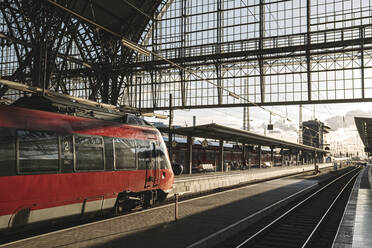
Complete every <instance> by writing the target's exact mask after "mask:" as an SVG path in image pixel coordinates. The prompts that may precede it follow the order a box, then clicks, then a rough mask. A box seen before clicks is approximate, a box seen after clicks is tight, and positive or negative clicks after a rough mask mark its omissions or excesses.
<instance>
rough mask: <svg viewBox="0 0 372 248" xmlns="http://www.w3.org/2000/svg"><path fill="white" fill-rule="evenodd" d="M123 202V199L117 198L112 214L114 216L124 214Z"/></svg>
mask: <svg viewBox="0 0 372 248" xmlns="http://www.w3.org/2000/svg"><path fill="white" fill-rule="evenodd" d="M124 202H125V201H124V200H123V199H120V198H118V199H117V200H116V203H115V207H114V214H115V215H121V214H123V212H124V209H125V208H124Z"/></svg>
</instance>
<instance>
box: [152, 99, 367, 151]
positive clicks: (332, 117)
mask: <svg viewBox="0 0 372 248" xmlns="http://www.w3.org/2000/svg"><path fill="white" fill-rule="evenodd" d="M314 107H315V118H316V119H318V120H320V121H322V122H324V123H325V124H326V125H328V126H329V127H330V128H331V131H330V133H329V134H327V136H326V141H327V143H328V144H330V148H331V150H332V151H333V152H334V153H337V154H339V153H340V152H342V153H346V152H349V153H351V154H355V155H356V154H357V153H358V154H359V155H360V154H364V152H363V149H364V148H363V144H362V141H361V140H360V137H359V135H358V132H357V129H356V126H355V123H354V116H367V117H372V103H343V104H323V105H303V109H302V120H303V121H307V120H311V119H314ZM266 108H267V109H269V110H271V111H273V112H274V113H276V114H280V115H281V116H286V117H287V118H288V119H289V120H290V121H288V120H283V118H281V117H278V116H272V121H271V123H272V124H273V125H274V130H273V131H266V135H267V136H271V137H276V138H280V139H285V140H289V141H292V142H298V129H299V128H298V125H299V106H275V107H266ZM158 113H161V114H166V115H168V112H167V111H165V112H158ZM193 116H196V124H197V125H202V124H209V123H217V124H221V125H226V126H229V127H234V128H242V127H243V109H242V108H218V109H198V110H177V111H175V112H174V121H173V124H174V125H180V126H192V125H193ZM148 120H150V121H159V119H154V118H149V119H148ZM250 120H251V121H250V126H251V131H253V132H255V133H259V134H265V127H266V126H267V124H269V123H270V114H269V112H268V111H264V110H262V109H260V108H257V107H251V108H250ZM163 122H165V123H166V124H167V123H168V120H165V121H163Z"/></svg>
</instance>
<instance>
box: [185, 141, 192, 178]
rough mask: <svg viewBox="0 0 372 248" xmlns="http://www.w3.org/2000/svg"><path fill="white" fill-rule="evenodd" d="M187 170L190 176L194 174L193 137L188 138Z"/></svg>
mask: <svg viewBox="0 0 372 248" xmlns="http://www.w3.org/2000/svg"><path fill="white" fill-rule="evenodd" d="M185 167H186V168H188V169H189V174H191V173H192V137H191V136H187V150H186V165H185Z"/></svg>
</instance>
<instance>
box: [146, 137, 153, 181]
mask: <svg viewBox="0 0 372 248" xmlns="http://www.w3.org/2000/svg"><path fill="white" fill-rule="evenodd" d="M149 145H150V146H148V145H147V148H146V149H147V152H146V156H147V157H146V179H145V188H148V187H152V186H153V182H154V166H155V157H154V151H153V143H152V142H151V143H150V144H149Z"/></svg>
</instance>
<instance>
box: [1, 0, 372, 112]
mask: <svg viewBox="0 0 372 248" xmlns="http://www.w3.org/2000/svg"><path fill="white" fill-rule="evenodd" d="M58 2H59V3H61V4H63V6H64V7H65V8H71V9H73V8H74V6H75V5H77V4H81V2H82V1H80V2H79V0H71V1H62V0H59V1H58ZM85 2H86V5H85V6H83V12H84V11H85V12H91V15H92V16H94V12H95V11H98V9H95V7H94V6H93V5H92V1H85ZM93 2H94V1H93ZM121 2H122V3H123V2H130V3H129V5H128V8H131V6H132V5H133V3H136V4H138V3H139V2H140V1H139V2H136V1H133V3H131V1H128V0H125V1H124V0H123V1H121ZM89 3H90V4H89ZM143 3H148V1H143ZM135 9H136V11H137V14H138V15H139V16H141V13H142V12H143V11H142V10H141V8H140V7H139V6H137V7H136V8H135ZM371 12H372V1H370V0H368V1H361V0H351V1H350V0H348V1H346V0H331V1H326V0H311V1H310V0H306V1H302V0H249V1H248V0H240V1H238V0H168V1H162V2H161V4H160V5H159V6H158V7H157V9H156V11H155V12H154V13H150V15H152V16H153V17H154V18H153V19H152V20H150V21H149V22H148V24H147V26H146V27H145V29H144V30H142V31H141V32H142V34H140V35H139V36H133V32H135V31H136V28H137V27H135V26H133V25H131V23H130V22H129V21H128V23H127V24H126V25H127V26H126V29H125V30H129V31H128V32H129V34H128V37H132V40H133V41H135V42H141V43H142V45H144V46H146V47H147V49H149V50H151V51H153V52H154V53H156V54H158V55H159V56H154V55H153V56H150V57H144V56H142V55H136V54H135V53H133V51H131V50H129V49H127V48H125V47H124V46H123V45H122V44H121V42H120V39H118V38H117V37H113V36H111V35H110V34H108V33H107V32H104V31H103V30H100V29H98V28H97V27H94V26H92V25H90V24H88V23H86V22H84V20H82V19H79V18H76V17H75V16H72V15H71V14H70V13H68V12H64V11H62V10H60V9H56V8H55V7H54V6H52V5H51V4H48V1H46V0H27V1H26V0H21V1H16V0H0V77H1V78H3V79H8V80H12V81H18V82H23V83H26V84H28V85H31V86H37V87H45V88H47V89H50V90H55V91H59V92H63V93H66V94H70V95H73V96H78V97H83V98H88V99H91V100H95V101H102V102H105V103H111V104H114V105H129V106H133V107H137V108H141V109H147V110H153V109H155V110H156V109H166V108H168V105H169V94H172V96H173V98H174V99H173V107H174V108H187V109H191V108H206V107H227V106H249V105H252V104H258V105H284V104H286V105H287V104H307V103H333V102H360V101H371V100H372V13H371ZM92 21H95V20H92ZM137 31H138V30H137ZM131 32H132V33H131ZM133 37H134V38H133ZM160 57H162V58H165V59H167V60H171V61H172V62H174V63H177V64H178V65H179V66H181V67H183V68H184V69H180V68H179V67H177V66H175V65H174V64H170V63H168V62H167V61H165V60H164V59H161V58H160ZM0 87H1V86H0ZM223 89H228V90H229V91H230V92H233V93H234V94H235V96H234V95H233V94H231V93H229V92H227V91H224V90H223ZM20 94H21V93H19V92H17V91H14V90H9V89H8V88H7V87H4V86H3V87H1V88H0V97H3V96H4V97H8V98H17V97H19V95H20ZM236 95H238V96H240V98H239V97H236ZM246 99H248V101H247V100H246Z"/></svg>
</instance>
